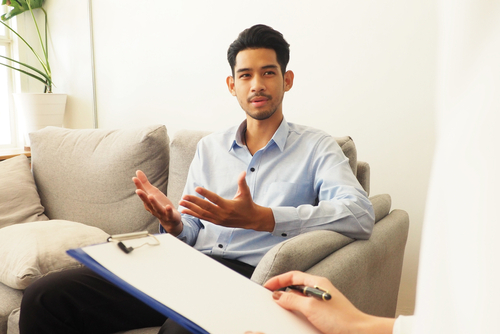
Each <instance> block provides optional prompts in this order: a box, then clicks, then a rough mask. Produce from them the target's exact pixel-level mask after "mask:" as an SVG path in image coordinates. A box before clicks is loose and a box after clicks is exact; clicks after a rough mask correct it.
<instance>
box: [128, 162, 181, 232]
mask: <svg viewBox="0 0 500 334" xmlns="http://www.w3.org/2000/svg"><path fill="white" fill-rule="evenodd" d="M136 175H137V177H134V178H132V181H134V184H135V187H136V188H137V190H136V191H135V193H136V194H137V195H138V196H139V197H140V199H141V200H142V202H143V203H144V207H145V208H146V210H147V211H149V212H150V213H151V214H152V215H153V216H155V217H156V218H158V219H159V221H160V224H161V226H163V228H164V229H165V230H166V231H167V232H168V233H170V234H172V235H174V236H177V235H179V233H181V232H182V228H183V225H182V221H181V214H180V213H179V211H177V210H176V209H175V207H174V205H173V204H172V202H171V201H170V200H169V199H168V197H167V196H166V195H165V194H164V193H162V192H161V191H160V190H158V188H156V187H155V186H153V185H152V184H151V183H149V180H148V178H147V177H146V174H144V173H143V172H142V171H140V170H138V171H137V172H136Z"/></svg>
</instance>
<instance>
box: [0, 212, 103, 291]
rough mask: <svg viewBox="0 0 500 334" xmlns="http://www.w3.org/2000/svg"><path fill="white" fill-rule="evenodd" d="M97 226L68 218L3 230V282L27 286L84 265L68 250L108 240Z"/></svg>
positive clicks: (0, 234)
mask: <svg viewBox="0 0 500 334" xmlns="http://www.w3.org/2000/svg"><path fill="white" fill-rule="evenodd" d="M108 236H109V235H108V234H107V233H106V232H104V231H102V230H101V229H99V228H97V227H92V226H87V225H84V224H81V223H75V222H71V221H65V220H49V221H44V222H31V223H23V224H16V225H11V226H7V227H4V228H2V229H0V282H1V283H3V284H5V285H7V286H9V287H11V288H14V289H20V290H22V289H25V288H26V287H27V286H28V285H30V284H31V283H32V282H34V281H35V280H37V279H39V278H40V277H42V276H44V275H47V274H49V273H51V272H54V271H60V270H64V269H70V268H76V267H80V266H81V265H80V264H79V262H77V261H76V260H74V259H73V258H72V257H70V256H69V255H67V254H66V250H68V249H71V248H79V247H84V246H88V245H93V244H96V243H102V242H105V241H106V239H107V238H108Z"/></svg>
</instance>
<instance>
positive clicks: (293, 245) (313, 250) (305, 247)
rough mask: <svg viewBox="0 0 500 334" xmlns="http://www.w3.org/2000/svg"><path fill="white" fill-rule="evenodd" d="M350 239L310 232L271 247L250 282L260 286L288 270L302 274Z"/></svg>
mask: <svg viewBox="0 0 500 334" xmlns="http://www.w3.org/2000/svg"><path fill="white" fill-rule="evenodd" d="M353 241H354V239H351V238H349V237H346V236H344V235H342V234H339V233H337V232H334V231H326V230H318V231H311V232H307V233H304V234H301V235H298V236H296V237H293V238H291V239H289V240H286V241H283V242H282V243H280V244H278V245H276V246H274V247H273V248H272V249H271V250H270V251H269V252H267V253H266V255H264V257H263V258H262V260H261V261H260V262H259V264H258V265H257V267H256V268H255V271H254V273H253V275H252V281H254V282H256V283H258V284H264V283H265V282H266V281H267V280H268V279H270V278H271V277H273V276H276V275H279V274H282V273H285V272H287V271H290V270H300V271H306V270H307V269H309V268H310V267H311V266H313V265H314V264H316V263H318V262H319V261H321V260H322V259H324V258H325V257H326V256H328V255H329V254H331V253H333V252H335V251H337V250H338V249H340V248H342V247H344V246H345V245H347V244H349V243H351V242H353Z"/></svg>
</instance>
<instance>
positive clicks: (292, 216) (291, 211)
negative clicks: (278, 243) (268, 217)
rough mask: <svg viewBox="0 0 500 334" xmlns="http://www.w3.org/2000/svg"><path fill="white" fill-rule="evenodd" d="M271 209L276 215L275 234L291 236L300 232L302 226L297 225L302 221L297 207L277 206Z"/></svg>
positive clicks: (284, 236) (276, 235) (273, 233)
mask: <svg viewBox="0 0 500 334" xmlns="http://www.w3.org/2000/svg"><path fill="white" fill-rule="evenodd" d="M271 210H273V216H274V230H273V232H272V235H273V236H275V237H283V238H291V237H295V236H297V235H299V234H300V232H301V229H300V227H299V228H297V227H296V226H297V222H299V221H300V218H299V215H298V213H297V209H296V208H293V207H276V208H271Z"/></svg>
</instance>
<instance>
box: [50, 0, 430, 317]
mask: <svg viewBox="0 0 500 334" xmlns="http://www.w3.org/2000/svg"><path fill="white" fill-rule="evenodd" d="M62 4H64V5H62ZM47 5H48V6H51V5H52V6H51V7H49V8H51V9H52V11H53V12H57V13H64V15H69V18H70V19H69V20H67V19H64V20H63V21H62V22H60V23H57V26H56V23H54V27H53V28H54V29H52V30H53V34H55V35H53V42H54V47H55V49H56V53H57V57H58V58H59V59H61V61H62V62H63V65H62V67H63V69H64V72H65V71H68V72H69V73H70V74H71V75H70V74H68V73H67V72H65V73H64V74H63V75H62V76H63V80H62V81H60V82H62V83H63V85H64V86H65V87H71V83H72V82H73V81H74V80H77V81H79V82H84V83H85V82H87V79H86V78H87V77H88V75H89V74H90V71H87V70H85V71H82V73H79V74H78V75H81V76H83V77H85V79H82V77H79V78H76V77H75V75H73V71H74V70H75V66H79V64H80V63H83V66H86V67H87V66H88V63H89V53H88V51H89V50H88V49H87V47H88V46H87V40H88V38H89V33H88V31H87V32H85V27H87V28H88V22H87V21H85V20H84V19H83V18H82V14H83V13H85V12H86V8H83V7H85V6H84V5H83V4H82V2H81V1H77V0H72V1H67V0H47ZM59 5H61V8H59ZM92 5H93V29H94V37H95V41H94V42H95V44H94V45H95V70H96V89H97V95H96V96H97V111H98V123H99V127H101V128H124V127H136V126H141V125H147V124H152V123H162V124H166V126H167V128H168V129H169V132H170V134H172V133H173V132H175V131H177V130H179V129H182V128H189V129H209V130H217V129H221V128H225V127H228V126H231V125H234V124H237V123H239V122H240V121H241V120H242V119H243V118H244V113H243V111H241V109H240V108H239V106H238V104H237V102H236V100H235V99H234V98H233V97H232V96H231V95H230V94H229V93H228V91H227V88H226V86H225V78H226V76H227V75H229V74H230V68H229V66H228V65H227V61H226V50H227V47H228V45H229V44H230V43H231V42H232V41H233V40H234V39H235V38H236V37H237V34H238V33H239V32H240V31H241V30H243V29H245V28H247V27H249V26H251V25H253V24H256V23H264V24H268V25H270V26H272V27H274V28H276V29H278V30H280V31H281V32H283V34H284V35H285V38H286V39H287V40H288V42H289V43H290V44H291V62H290V65H289V69H291V70H293V71H294V72H295V85H294V87H293V89H292V90H291V91H290V92H289V93H287V95H286V97H285V103H284V112H285V117H286V118H287V120H288V121H292V122H296V123H302V124H307V125H311V126H314V127H317V128H321V129H324V130H326V131H328V132H330V133H331V134H333V135H335V136H342V135H350V136H352V137H353V139H354V141H355V143H356V145H357V147H358V151H359V159H361V160H365V161H368V162H369V163H370V165H371V172H372V174H371V175H372V194H377V193H389V194H391V196H392V198H393V208H399V209H404V210H406V211H407V212H408V213H409V215H410V220H411V227H410V235H409V240H408V245H407V250H406V255H405V262H404V269H403V278H402V283H401V289H400V298H399V306H398V309H399V312H400V313H403V314H409V313H412V312H413V307H414V293H415V281H416V274H417V267H418V265H417V263H418V252H419V245H420V233H421V225H422V220H423V212H424V204H425V198H426V191H427V184H428V178H429V171H430V166H431V160H432V154H433V149H434V86H435V83H434V81H435V62H436V57H435V53H436V39H437V36H436V34H437V33H436V29H437V23H436V7H435V4H434V2H433V1H432V0H421V1H397V0H379V1H368V0H356V1H349V2H347V1H340V0H335V1H331V0H321V1H316V0H312V1H309V2H308V4H307V5H305V4H304V2H303V1H297V0H293V1H269V0H266V1H263V0H255V1H252V2H248V1H229V0H220V1H216V2H213V1H212V2H208V1H203V0H184V1H175V2H174V1H161V0H151V1H147V2H138V1H133V0H120V1H117V0H99V1H92ZM75 6H78V7H81V8H79V10H80V12H77V11H75V9H74V7H75ZM76 13H77V14H76ZM71 19H73V20H76V22H77V23H81V24H82V26H79V27H77V26H76V25H75V24H74V23H72V22H71ZM85 22H86V23H85ZM85 24H87V26H85ZM63 25H65V26H64V27H63ZM55 29H57V31H54V30H55ZM62 30H64V31H65V32H66V31H67V30H70V31H71V34H66V33H65V34H62V32H61V31H62ZM55 36H57V40H56V37H55ZM56 43H60V45H55V44H56ZM68 56H70V57H71V64H72V65H71V66H70V65H69V64H70V61H69V60H68ZM66 64H68V66H66ZM56 80H57V78H56ZM66 84H67V85H68V86H66ZM80 87H84V88H83V89H84V90H85V92H87V89H88V87H86V85H85V84H82V86H80ZM70 94H74V95H75V96H77V95H79V94H80V92H78V91H73V90H72V91H71V92H70ZM81 102H82V103H84V104H85V105H88V104H91V103H92V101H91V94H88V93H85V97H84V98H83V100H82V101H81ZM68 108H69V114H70V116H71V117H70V119H69V120H68V122H70V123H69V124H71V127H81V126H80V125H81V124H85V126H84V127H90V126H88V125H87V124H88V122H87V121H83V119H84V118H85V119H86V118H87V116H82V115H79V111H78V107H77V106H76V105H72V106H68ZM82 113H84V114H85V115H89V114H91V110H90V109H89V108H86V109H85V111H82ZM80 118H81V120H80Z"/></svg>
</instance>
